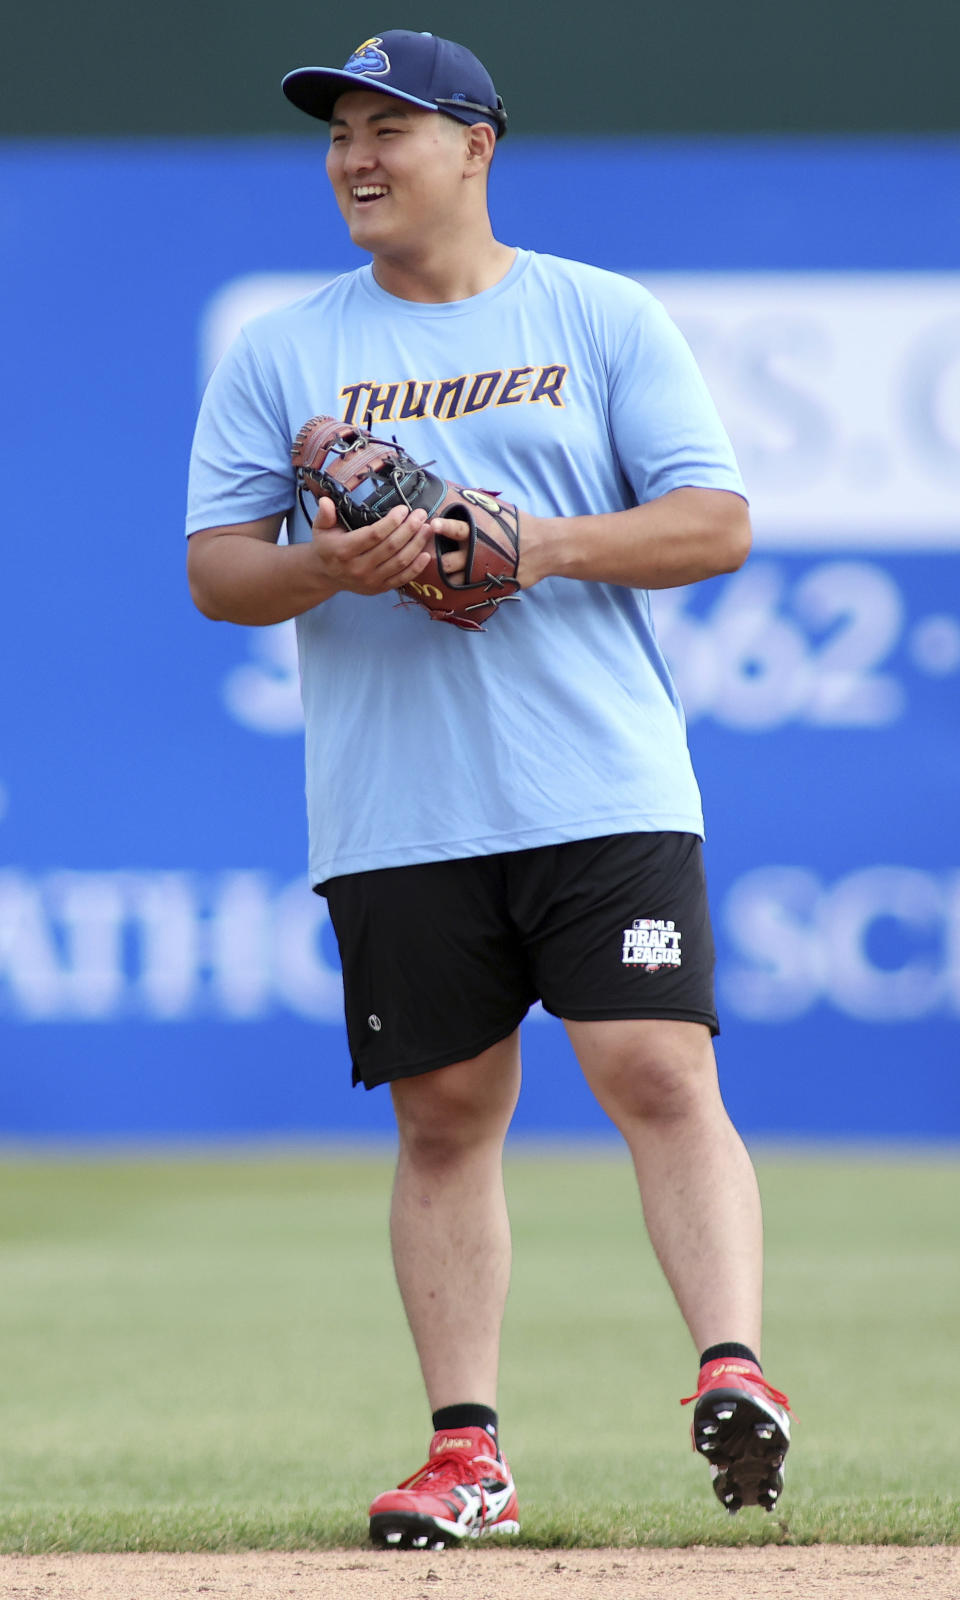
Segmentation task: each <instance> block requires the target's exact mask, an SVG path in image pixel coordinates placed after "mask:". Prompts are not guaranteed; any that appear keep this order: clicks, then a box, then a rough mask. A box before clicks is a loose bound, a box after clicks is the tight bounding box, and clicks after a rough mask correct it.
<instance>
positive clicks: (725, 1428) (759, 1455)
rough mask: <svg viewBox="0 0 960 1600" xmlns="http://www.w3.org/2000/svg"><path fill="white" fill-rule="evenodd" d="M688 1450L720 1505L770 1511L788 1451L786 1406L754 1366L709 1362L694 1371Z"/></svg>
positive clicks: (684, 1402) (728, 1361) (685, 1402)
mask: <svg viewBox="0 0 960 1600" xmlns="http://www.w3.org/2000/svg"><path fill="white" fill-rule="evenodd" d="M692 1400H695V1401H696V1402H697V1403H696V1407H695V1409H694V1413H693V1427H692V1428H691V1430H690V1431H691V1435H692V1437H693V1448H694V1449H695V1450H699V1452H700V1454H701V1455H702V1456H706V1458H707V1460H708V1461H709V1463H710V1472H711V1474H712V1476H713V1488H714V1493H715V1494H716V1496H717V1499H718V1500H719V1501H720V1504H721V1505H722V1506H724V1507H725V1508H726V1510H727V1511H729V1512H730V1513H731V1515H732V1514H733V1512H735V1511H739V1510H740V1508H741V1506H762V1507H763V1509H764V1510H765V1511H772V1510H773V1508H774V1506H775V1505H776V1503H777V1501H778V1500H779V1498H780V1494H781V1492H782V1490H783V1458H784V1456H785V1455H786V1453H787V1451H788V1449H789V1448H790V1414H789V1413H790V1402H789V1400H788V1399H787V1397H786V1395H785V1394H781V1392H780V1390H779V1389H775V1388H774V1387H773V1385H772V1384H770V1383H768V1382H767V1380H766V1378H765V1377H764V1376H763V1373H762V1372H761V1371H760V1368H759V1367H758V1366H757V1365H756V1362H754V1361H740V1360H731V1359H729V1358H727V1359H721V1360H718V1361H709V1362H708V1363H707V1365H706V1366H705V1367H702V1368H701V1370H700V1383H699V1385H698V1388H697V1392H696V1394H690V1395H687V1397H686V1399H685V1400H681V1402H680V1404H681V1405H682V1406H688V1405H689V1404H690V1402H691V1401H692Z"/></svg>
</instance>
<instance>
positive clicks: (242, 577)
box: [189, 533, 337, 627]
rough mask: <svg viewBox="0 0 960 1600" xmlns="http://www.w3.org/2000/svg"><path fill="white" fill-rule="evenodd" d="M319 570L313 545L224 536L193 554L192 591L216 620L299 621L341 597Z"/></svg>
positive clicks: (254, 622) (195, 600)
mask: <svg viewBox="0 0 960 1600" xmlns="http://www.w3.org/2000/svg"><path fill="white" fill-rule="evenodd" d="M317 568H318V564H317V560H316V554H315V551H314V549H313V546H312V545H310V544H291V545H286V544H273V543H272V542H271V541H269V540H264V539H249V538H246V537H245V536H244V535H243V534H239V533H223V534H218V535H217V537H216V538H215V539H211V540H209V541H207V542H206V543H204V544H203V546H202V547H199V546H198V547H197V548H196V549H195V550H191V551H190V560H189V578H190V593H191V595H192V597H193V603H194V605H195V606H196V607H197V609H198V610H199V611H202V612H203V614H204V616H205V617H210V618H211V619H212V620H213V621H214V622H239V623H245V624H247V625H248V626H254V627H258V626H259V627H264V626H268V625H269V624H270V623H274V622H286V621H288V620H289V618H290V617H299V616H300V615H301V614H302V613H303V612H304V611H309V610H310V609H311V608H312V607H313V606H318V605H321V604H322V603H323V601H324V600H329V599H330V596H331V595H333V594H336V593H337V585H336V584H333V583H331V582H330V581H329V580H328V579H326V578H324V577H323V576H321V574H320V573H319V572H318V570H317Z"/></svg>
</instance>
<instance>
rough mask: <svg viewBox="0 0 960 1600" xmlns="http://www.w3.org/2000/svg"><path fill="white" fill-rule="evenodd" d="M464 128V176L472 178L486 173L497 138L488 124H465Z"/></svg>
mask: <svg viewBox="0 0 960 1600" xmlns="http://www.w3.org/2000/svg"><path fill="white" fill-rule="evenodd" d="M465 128H466V134H467V138H466V142H465V147H464V148H465V155H466V168H465V173H464V176H466V177H472V176H474V175H475V174H476V173H480V172H486V170H487V168H488V167H489V165H490V163H491V161H492V160H493V152H494V149H495V147H496V143H497V136H496V134H495V133H494V131H493V129H492V128H491V126H490V124H489V122H473V123H469V124H465Z"/></svg>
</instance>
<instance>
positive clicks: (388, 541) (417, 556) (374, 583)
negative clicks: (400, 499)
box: [313, 498, 431, 594]
mask: <svg viewBox="0 0 960 1600" xmlns="http://www.w3.org/2000/svg"><path fill="white" fill-rule="evenodd" d="M430 538H431V534H430V533H429V532H428V530H427V514H426V512H425V511H408V510H407V507H406V506H394V508H393V510H392V511H388V512H387V515H386V516H385V517H381V519H380V521H379V522H374V523H371V524H370V526H369V527H366V528H354V529H352V530H351V529H348V528H344V527H343V526H342V524H341V523H340V521H339V520H338V518H337V512H336V507H335V506H334V503H333V501H332V500H328V499H326V498H324V499H322V500H319V501H318V502H317V514H316V516H315V517H314V519H313V548H314V551H315V553H316V556H317V558H318V566H319V571H320V572H321V573H322V575H323V577H324V578H325V579H326V580H327V582H328V583H331V584H333V585H334V586H335V587H336V588H338V589H349V590H350V591H351V593H353V594H386V593H387V592H388V591H389V590H390V589H399V588H400V587H401V585H402V584H405V583H410V581H411V580H412V579H413V578H416V576H417V574H418V573H420V572H422V571H423V569H424V567H426V566H428V565H429V562H430V556H429V553H428V551H427V549H426V546H427V544H428V542H429V540H430Z"/></svg>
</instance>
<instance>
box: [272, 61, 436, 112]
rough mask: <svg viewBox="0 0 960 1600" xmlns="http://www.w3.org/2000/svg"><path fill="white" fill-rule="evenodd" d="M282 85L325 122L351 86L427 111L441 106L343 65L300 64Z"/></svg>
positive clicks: (298, 104)
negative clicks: (347, 69)
mask: <svg viewBox="0 0 960 1600" xmlns="http://www.w3.org/2000/svg"><path fill="white" fill-rule="evenodd" d="M281 87H282V89H283V92H284V94H285V95H286V97H287V99H288V100H289V101H290V102H291V103H292V104H293V105H295V106H296V107H297V109H298V110H299V111H305V112H306V113H307V116H308V117H319V119H320V121H321V122H329V121H330V118H331V116H332V114H333V108H334V106H335V105H336V103H337V101H338V100H339V98H340V96H341V95H342V94H343V93H345V91H346V90H347V89H373V90H374V91H375V92H376V93H377V94H384V95H389V96H390V98H391V99H392V100H406V101H407V102H408V104H409V105H412V106H420V107H421V109H422V110H424V111H437V110H439V107H438V106H436V105H434V103H433V102H432V101H431V100H420V99H418V98H417V96H416V95H413V94H404V92H403V90H402V89H392V88H391V87H390V85H389V84H388V83H377V81H376V79H375V78H365V77H364V76H363V75H362V74H361V73H359V72H344V71H343V70H342V69H341V68H339V67H297V68H296V69H295V70H294V71H293V72H288V73H287V75H286V77H285V78H284V79H283V82H282V84H281Z"/></svg>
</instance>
